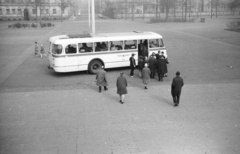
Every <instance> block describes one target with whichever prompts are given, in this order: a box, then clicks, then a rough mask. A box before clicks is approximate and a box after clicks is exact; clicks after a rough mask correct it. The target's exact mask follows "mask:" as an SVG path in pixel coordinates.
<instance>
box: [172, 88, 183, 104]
mask: <svg viewBox="0 0 240 154" xmlns="http://www.w3.org/2000/svg"><path fill="white" fill-rule="evenodd" d="M180 95H181V91H178V92H174V94H172V97H173V102H174V104H176V105H178V104H179V101H180Z"/></svg>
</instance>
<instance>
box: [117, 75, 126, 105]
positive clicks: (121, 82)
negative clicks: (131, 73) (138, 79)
mask: <svg viewBox="0 0 240 154" xmlns="http://www.w3.org/2000/svg"><path fill="white" fill-rule="evenodd" d="M116 85H117V94H119V97H120V103H121V104H123V103H124V94H127V79H126V78H125V77H124V76H123V72H121V73H120V76H119V77H118V78H117V82H116Z"/></svg>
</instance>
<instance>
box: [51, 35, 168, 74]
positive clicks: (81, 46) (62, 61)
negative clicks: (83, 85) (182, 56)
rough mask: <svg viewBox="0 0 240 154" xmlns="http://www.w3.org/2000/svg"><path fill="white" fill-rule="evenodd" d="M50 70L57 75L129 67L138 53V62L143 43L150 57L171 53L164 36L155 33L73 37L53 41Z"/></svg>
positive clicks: (62, 36)
mask: <svg viewBox="0 0 240 154" xmlns="http://www.w3.org/2000/svg"><path fill="white" fill-rule="evenodd" d="M49 41H50V48H49V68H52V69H53V70H54V71H55V72H74V71H86V70H87V71H88V72H89V73H93V74H94V73H96V72H97V69H98V68H99V67H102V66H104V67H105V68H106V69H107V68H117V67H126V66H129V64H130V62H129V58H130V57H131V55H132V54H133V53H134V54H135V55H136V56H135V59H136V63H137V62H138V56H139V55H140V53H139V47H140V43H143V42H144V43H145V44H146V46H147V47H146V48H147V50H148V55H147V56H149V55H151V54H152V53H153V52H154V53H156V54H157V53H158V52H163V53H164V56H165V57H167V51H166V48H165V46H164V44H163V38H162V36H161V35H159V34H157V33H154V32H138V31H134V32H124V33H102V34H94V35H90V34H69V35H58V36H53V37H51V38H49Z"/></svg>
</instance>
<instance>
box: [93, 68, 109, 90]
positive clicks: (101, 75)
mask: <svg viewBox="0 0 240 154" xmlns="http://www.w3.org/2000/svg"><path fill="white" fill-rule="evenodd" d="M103 68H104V66H102V67H101V68H99V70H98V72H97V75H96V83H97V86H98V87H99V92H101V91H102V86H103V87H104V90H107V89H108V88H107V86H108V80H107V73H106V71H105V70H104V69H103Z"/></svg>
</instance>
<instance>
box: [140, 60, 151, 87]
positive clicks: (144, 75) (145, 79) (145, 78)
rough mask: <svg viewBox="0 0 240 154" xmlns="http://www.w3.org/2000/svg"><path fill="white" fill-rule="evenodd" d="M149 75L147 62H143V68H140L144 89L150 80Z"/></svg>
mask: <svg viewBox="0 0 240 154" xmlns="http://www.w3.org/2000/svg"><path fill="white" fill-rule="evenodd" d="M150 75H151V71H150V69H149V68H148V64H147V63H145V65H144V68H143V70H142V79H143V84H144V89H148V84H149V82H150Z"/></svg>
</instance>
